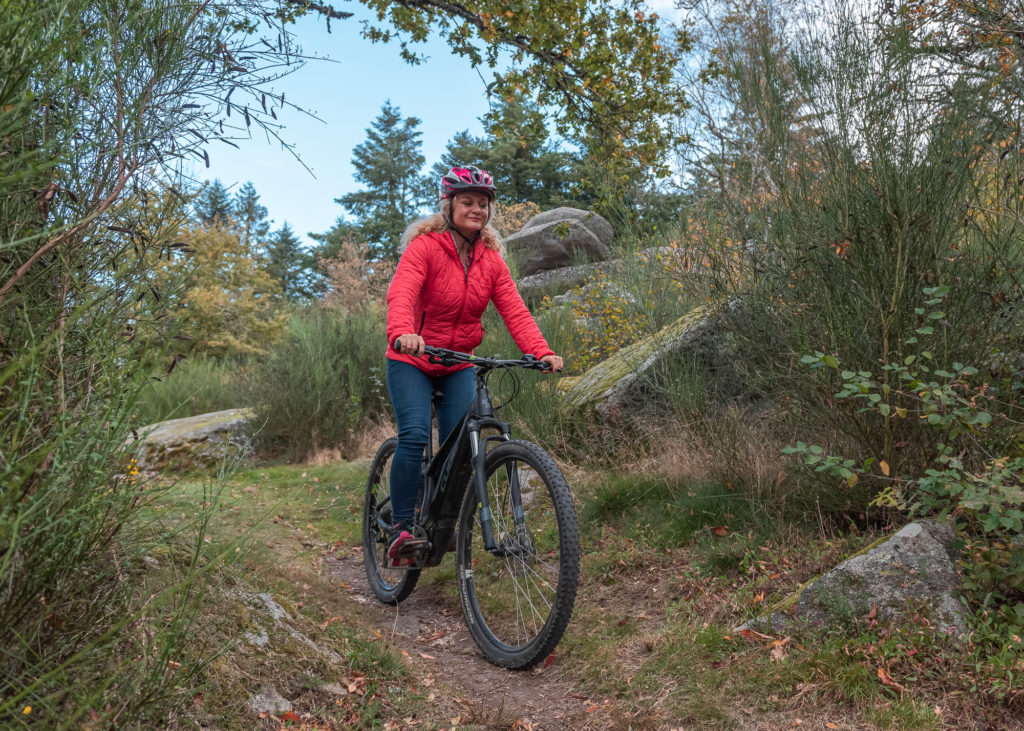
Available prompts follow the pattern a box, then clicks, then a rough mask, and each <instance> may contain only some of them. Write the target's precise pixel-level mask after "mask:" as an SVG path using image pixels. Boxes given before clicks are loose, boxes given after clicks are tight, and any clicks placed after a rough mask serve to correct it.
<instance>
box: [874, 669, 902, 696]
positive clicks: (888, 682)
mask: <svg viewBox="0 0 1024 731" xmlns="http://www.w3.org/2000/svg"><path fill="white" fill-rule="evenodd" d="M878 679H879V680H881V681H882V685H884V686H885V687H886V688H892V689H893V690H895V691H897V692H899V694H900V695H903V693H904V692H905V691H906V688H904V687H903V686H902V685H900V684H899V683H897V682H896V681H895V680H893V679H892V676H891V675H889V673H888V672H886V669H885V668H878Z"/></svg>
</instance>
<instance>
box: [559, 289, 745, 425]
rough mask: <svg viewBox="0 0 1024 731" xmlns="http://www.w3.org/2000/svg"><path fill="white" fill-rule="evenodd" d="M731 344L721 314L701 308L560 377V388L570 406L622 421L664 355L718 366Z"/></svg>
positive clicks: (643, 392) (640, 397)
mask: <svg viewBox="0 0 1024 731" xmlns="http://www.w3.org/2000/svg"><path fill="white" fill-rule="evenodd" d="M728 342H729V341H728V338H723V337H722V336H721V327H720V317H719V315H718V314H717V312H716V311H715V310H713V309H709V308H706V307H697V308H695V309H693V310H691V311H690V312H688V313H687V314H685V315H683V316H682V317H680V318H679V319H678V320H676V321H675V322H673V323H671V324H670V325H667V326H666V327H664V328H662V329H661V330H659V331H658V332H657V333H655V334H654V335H651V336H649V337H647V338H644V339H643V340H640V341H639V342H636V343H633V344H632V345H629V346H627V347H625V348H623V349H622V350H620V351H619V352H617V353H615V354H614V355H612V356H611V357H610V358H608V359H607V360H604V361H601V362H600V363H598V364H597V365H595V366H594V367H593V368H591V369H590V370H588V371H587V372H586V373H584V374H583V375H582V376H577V377H575V378H573V377H568V378H563V379H561V381H560V382H559V386H560V387H561V388H562V389H563V391H564V392H565V399H566V401H567V402H568V403H569V404H571V405H573V406H577V407H589V408H593V409H595V410H596V411H597V412H598V413H599V414H600V415H601V416H602V417H604V418H605V420H607V421H617V420H618V419H619V418H620V417H622V416H624V415H625V414H628V413H629V412H630V411H631V410H632V407H634V406H635V405H636V404H639V403H642V402H644V401H645V395H646V391H647V386H648V384H650V382H651V376H653V375H654V373H655V372H656V369H657V367H658V365H659V364H661V363H662V362H663V360H664V359H666V358H668V359H672V358H681V357H686V358H691V359H695V360H696V361H697V362H698V363H700V364H701V365H703V366H704V367H706V368H709V369H714V368H715V367H716V366H717V365H718V364H720V363H721V362H723V358H725V357H727V355H726V349H727V348H728Z"/></svg>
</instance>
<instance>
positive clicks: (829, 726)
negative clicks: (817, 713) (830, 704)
mask: <svg viewBox="0 0 1024 731" xmlns="http://www.w3.org/2000/svg"><path fill="white" fill-rule="evenodd" d="M825 728H839V727H838V726H836V725H835V724H834V723H826V724H825Z"/></svg>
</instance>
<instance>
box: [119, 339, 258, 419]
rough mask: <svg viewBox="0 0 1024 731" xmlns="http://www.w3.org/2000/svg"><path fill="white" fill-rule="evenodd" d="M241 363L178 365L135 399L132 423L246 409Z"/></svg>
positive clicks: (195, 360) (203, 361)
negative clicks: (136, 401) (224, 410)
mask: <svg viewBox="0 0 1024 731" xmlns="http://www.w3.org/2000/svg"><path fill="white" fill-rule="evenodd" d="M245 369H246V364H245V362H244V361H236V360H232V359H217V358H211V357H203V356H200V357H197V358H188V359H186V360H183V361H181V362H180V363H179V364H178V366H177V367H176V368H175V369H174V370H173V371H172V372H171V373H169V374H165V375H162V376H160V380H159V381H158V380H156V379H153V380H150V382H149V383H148V384H147V386H146V388H145V389H144V390H143V391H142V393H141V394H140V396H139V401H138V403H137V404H136V407H135V411H134V413H133V418H132V423H133V424H135V425H137V426H145V425H147V424H154V423H156V422H158V421H165V420H167V419H180V418H182V417H185V416H198V415H199V414H206V413H209V412H211V411H221V410H223V409H235V408H241V407H244V406H248V405H249V404H248V403H247V397H248V394H247V393H246V392H245V390H244V387H243V381H242V379H243V378H244V373H245Z"/></svg>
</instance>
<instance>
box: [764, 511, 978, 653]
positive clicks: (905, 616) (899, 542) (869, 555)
mask: <svg viewBox="0 0 1024 731" xmlns="http://www.w3.org/2000/svg"><path fill="white" fill-rule="evenodd" d="M956 558H957V557H956V551H955V549H954V545H953V530H952V528H950V526H949V525H948V524H946V523H939V522H937V521H934V520H921V521H917V522H915V523H910V524H908V525H906V526H904V527H903V528H902V529H900V530H899V531H897V532H896V533H894V534H893V535H891V536H889V537H887V538H883V539H882V540H881V541H878V542H876V543H875V544H873V545H872V546H870V547H868V548H867V549H865V550H863V551H861V552H860V553H858V554H856V555H854V556H852V557H850V558H848V559H847V560H846V561H843V562H842V563H841V564H839V565H838V566H836V567H835V568H834V569H832V570H831V571H829V572H828V573H826V574H825V575H823V576H821V577H819V578H817V579H815V580H814V581H811V582H809V583H808V584H807V585H805V586H804V587H803V588H802V589H801V590H800V591H798V592H797V593H796V594H794V595H793V596H792V597H790V598H789V599H787V600H785V601H783V602H781V603H780V604H779V605H777V606H776V607H774V608H773V612H772V614H771V616H770V617H763V618H760V619H758V620H755V621H754V622H751V623H749V624H750V625H759V626H762V627H763V626H767V625H770V626H771V627H772V628H773V629H778V628H780V627H787V626H790V625H792V624H794V622H799V623H803V624H807V625H811V626H817V627H832V626H843V625H845V624H847V623H849V621H850V620H851V619H855V618H867V617H871V618H872V619H875V620H877V621H878V622H881V623H886V624H888V623H900V622H906V621H911V620H913V619H915V618H916V619H917V621H918V622H919V623H921V624H923V625H926V626H929V627H931V628H933V629H934V630H936V631H938V632H943V633H953V634H962V633H963V631H964V629H965V628H966V626H967V625H966V621H965V616H964V608H963V605H962V604H961V603H960V602H959V601H958V600H957V598H956V596H955V595H954V592H955V591H956V589H957V588H958V587H959V586H960V577H959V575H958V573H957V570H956Z"/></svg>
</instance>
